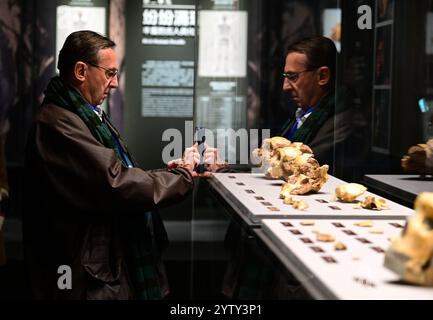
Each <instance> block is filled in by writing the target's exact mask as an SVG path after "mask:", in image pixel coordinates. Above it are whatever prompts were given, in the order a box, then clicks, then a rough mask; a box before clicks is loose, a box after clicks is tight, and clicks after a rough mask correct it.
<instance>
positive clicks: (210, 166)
mask: <svg viewBox="0 0 433 320" xmlns="http://www.w3.org/2000/svg"><path fill="white" fill-rule="evenodd" d="M204 164H205V166H206V169H207V170H208V171H210V172H216V171H218V170H220V169H222V168H226V167H228V164H227V163H226V162H225V161H222V160H221V157H220V153H219V151H218V149H216V148H210V147H208V146H207V147H206V151H205V153H204Z"/></svg>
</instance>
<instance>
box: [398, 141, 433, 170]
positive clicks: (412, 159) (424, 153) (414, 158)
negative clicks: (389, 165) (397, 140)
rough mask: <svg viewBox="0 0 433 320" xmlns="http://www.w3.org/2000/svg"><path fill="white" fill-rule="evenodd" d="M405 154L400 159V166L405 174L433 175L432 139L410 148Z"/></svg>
mask: <svg viewBox="0 0 433 320" xmlns="http://www.w3.org/2000/svg"><path fill="white" fill-rule="evenodd" d="M407 153H408V154H407V155H405V156H404V157H403V158H402V159H401V166H402V167H403V169H404V170H405V171H406V172H408V173H414V174H420V175H433V139H432V140H429V141H427V143H425V144H418V145H416V146H413V147H410V148H409V150H408V152H407Z"/></svg>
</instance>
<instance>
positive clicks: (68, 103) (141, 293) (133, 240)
mask: <svg viewBox="0 0 433 320" xmlns="http://www.w3.org/2000/svg"><path fill="white" fill-rule="evenodd" d="M50 102H51V103H54V104H56V105H58V106H60V107H62V108H65V109H67V110H69V111H71V112H73V113H75V114H77V115H78V116H79V117H80V118H81V120H83V122H84V123H85V124H86V126H87V127H88V128H89V130H90V132H91V133H92V135H93V136H94V137H95V139H96V140H98V141H99V142H100V143H102V144H103V145H104V146H105V147H107V148H110V149H113V150H114V152H115V153H116V156H117V158H118V159H119V160H121V161H122V163H123V165H124V166H125V167H127V163H126V161H125V159H124V158H123V157H122V154H124V155H126V156H127V157H128V158H129V159H130V161H131V163H133V164H134V160H133V158H132V157H131V155H130V154H129V153H128V150H127V148H126V146H125V145H124V144H123V142H122V140H121V138H120V135H119V133H118V131H117V130H116V129H115V128H114V126H113V125H112V124H111V123H110V122H109V120H108V117H106V116H105V114H104V116H103V119H104V120H105V121H104V122H103V121H101V119H100V118H99V117H98V116H97V115H96V114H95V112H94V111H93V109H92V106H91V105H90V104H89V103H88V102H87V101H86V100H85V99H84V98H83V97H82V96H81V94H80V93H79V92H78V91H77V90H76V89H75V88H73V87H72V86H70V85H69V84H67V83H66V82H65V81H64V80H63V79H62V78H60V77H55V78H53V79H51V81H50V83H49V84H48V88H47V90H46V91H45V100H44V103H43V104H45V103H50ZM115 136H116V137H115ZM116 138H117V141H118V142H119V143H116ZM130 216H131V217H129V219H128V221H126V228H127V230H126V232H124V233H125V234H126V235H127V236H128V237H129V238H128V243H129V248H128V249H129V251H130V259H129V260H130V261H129V266H128V267H129V270H130V272H131V275H130V276H131V278H132V280H133V285H134V288H135V296H136V298H137V299H141V300H157V299H162V298H163V297H164V296H165V295H166V294H167V293H168V286H167V280H166V275H165V270H164V267H163V265H162V262H161V260H160V259H159V254H158V248H157V246H158V243H157V240H156V239H155V236H156V237H159V239H160V240H162V241H167V238H166V233H165V229H164V226H163V224H162V221H161V220H160V218H159V216H158V213H156V214H155V215H153V214H152V213H151V212H146V213H145V214H144V215H142V216H141V215H138V216H137V215H135V216H134V215H130ZM158 218H159V219H158Z"/></svg>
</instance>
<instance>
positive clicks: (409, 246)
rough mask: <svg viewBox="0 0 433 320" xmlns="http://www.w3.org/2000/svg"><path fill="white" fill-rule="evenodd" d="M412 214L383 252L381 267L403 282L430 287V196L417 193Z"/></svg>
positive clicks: (432, 225) (432, 241)
mask: <svg viewBox="0 0 433 320" xmlns="http://www.w3.org/2000/svg"><path fill="white" fill-rule="evenodd" d="M415 210H416V213H415V214H414V215H413V216H412V217H410V218H409V219H408V222H407V224H406V227H405V229H404V231H403V233H402V235H401V236H400V237H398V238H396V239H395V240H393V242H392V243H391V246H390V248H389V249H388V251H387V252H386V255H385V267H387V268H388V269H390V270H392V271H394V272H395V273H397V274H398V275H399V276H400V277H401V279H402V280H404V281H406V282H409V283H413V284H418V285H424V286H433V259H432V258H433V193H428V192H424V193H421V194H420V195H419V196H418V197H417V199H416V201H415Z"/></svg>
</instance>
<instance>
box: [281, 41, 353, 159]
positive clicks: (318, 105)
mask: <svg viewBox="0 0 433 320" xmlns="http://www.w3.org/2000/svg"><path fill="white" fill-rule="evenodd" d="M336 60H337V50H336V48H335V45H334V42H333V41H332V40H331V39H328V38H325V37H320V36H319V37H314V38H308V39H304V40H301V41H299V42H297V43H295V44H293V45H291V46H290V47H289V48H288V50H287V56H286V64H285V67H284V73H283V77H284V84H283V90H284V91H286V92H289V93H291V95H292V98H293V100H294V101H295V103H296V104H297V105H298V109H297V111H296V114H295V117H294V118H292V119H289V120H288V121H287V122H286V124H285V125H284V126H283V129H282V130H281V132H280V135H282V136H284V137H286V138H288V139H289V140H291V141H298V142H303V143H305V144H307V145H309V146H310V147H311V149H312V150H313V152H314V154H315V156H316V159H318V160H319V162H323V163H328V164H331V162H332V161H333V154H334V147H335V144H338V143H339V142H341V141H343V140H345V139H346V138H347V137H348V136H349V135H350V134H351V133H352V131H353V130H352V128H353V124H352V122H353V119H352V118H353V114H352V112H351V111H350V110H347V109H346V106H345V104H344V99H342V96H341V95H340V94H339V99H336V91H335V79H336ZM336 100H338V104H336Z"/></svg>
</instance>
